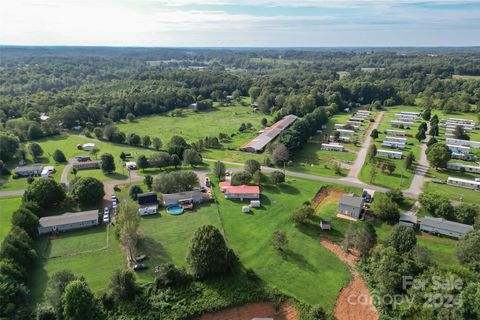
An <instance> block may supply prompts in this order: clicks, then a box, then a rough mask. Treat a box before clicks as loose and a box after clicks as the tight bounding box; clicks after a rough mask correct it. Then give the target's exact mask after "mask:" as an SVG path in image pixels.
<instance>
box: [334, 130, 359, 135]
mask: <svg viewBox="0 0 480 320" xmlns="http://www.w3.org/2000/svg"><path fill="white" fill-rule="evenodd" d="M336 131H338V132H340V134H343V135H345V136H353V135H354V134H355V131H354V130H347V129H337V130H336Z"/></svg>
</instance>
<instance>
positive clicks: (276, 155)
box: [272, 143, 290, 165]
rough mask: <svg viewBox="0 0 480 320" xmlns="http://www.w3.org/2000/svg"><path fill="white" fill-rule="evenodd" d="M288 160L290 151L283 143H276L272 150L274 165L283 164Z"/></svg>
mask: <svg viewBox="0 0 480 320" xmlns="http://www.w3.org/2000/svg"><path fill="white" fill-rule="evenodd" d="M288 159H290V151H288V148H287V147H286V146H285V145H284V144H283V143H277V144H276V145H275V148H274V149H273V150H272V161H273V163H275V164H276V165H280V164H282V163H285V162H287V161H288Z"/></svg>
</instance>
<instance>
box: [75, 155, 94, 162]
mask: <svg viewBox="0 0 480 320" xmlns="http://www.w3.org/2000/svg"><path fill="white" fill-rule="evenodd" d="M75 160H76V161H78V162H85V161H90V160H91V159H90V156H89V155H86V154H85V155H80V156H75Z"/></svg>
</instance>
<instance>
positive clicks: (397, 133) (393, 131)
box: [387, 130, 406, 137]
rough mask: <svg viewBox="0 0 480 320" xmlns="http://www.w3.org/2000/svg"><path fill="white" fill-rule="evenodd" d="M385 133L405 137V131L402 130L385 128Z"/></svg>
mask: <svg viewBox="0 0 480 320" xmlns="http://www.w3.org/2000/svg"><path fill="white" fill-rule="evenodd" d="M387 134H390V135H392V136H397V137H405V136H406V132H405V131H403V130H387Z"/></svg>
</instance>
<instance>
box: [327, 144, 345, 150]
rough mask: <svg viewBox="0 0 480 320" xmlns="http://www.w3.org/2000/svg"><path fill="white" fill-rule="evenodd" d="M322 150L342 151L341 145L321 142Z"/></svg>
mask: <svg viewBox="0 0 480 320" xmlns="http://www.w3.org/2000/svg"><path fill="white" fill-rule="evenodd" d="M322 150H328V151H343V146H342V145H341V144H338V143H322Z"/></svg>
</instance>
